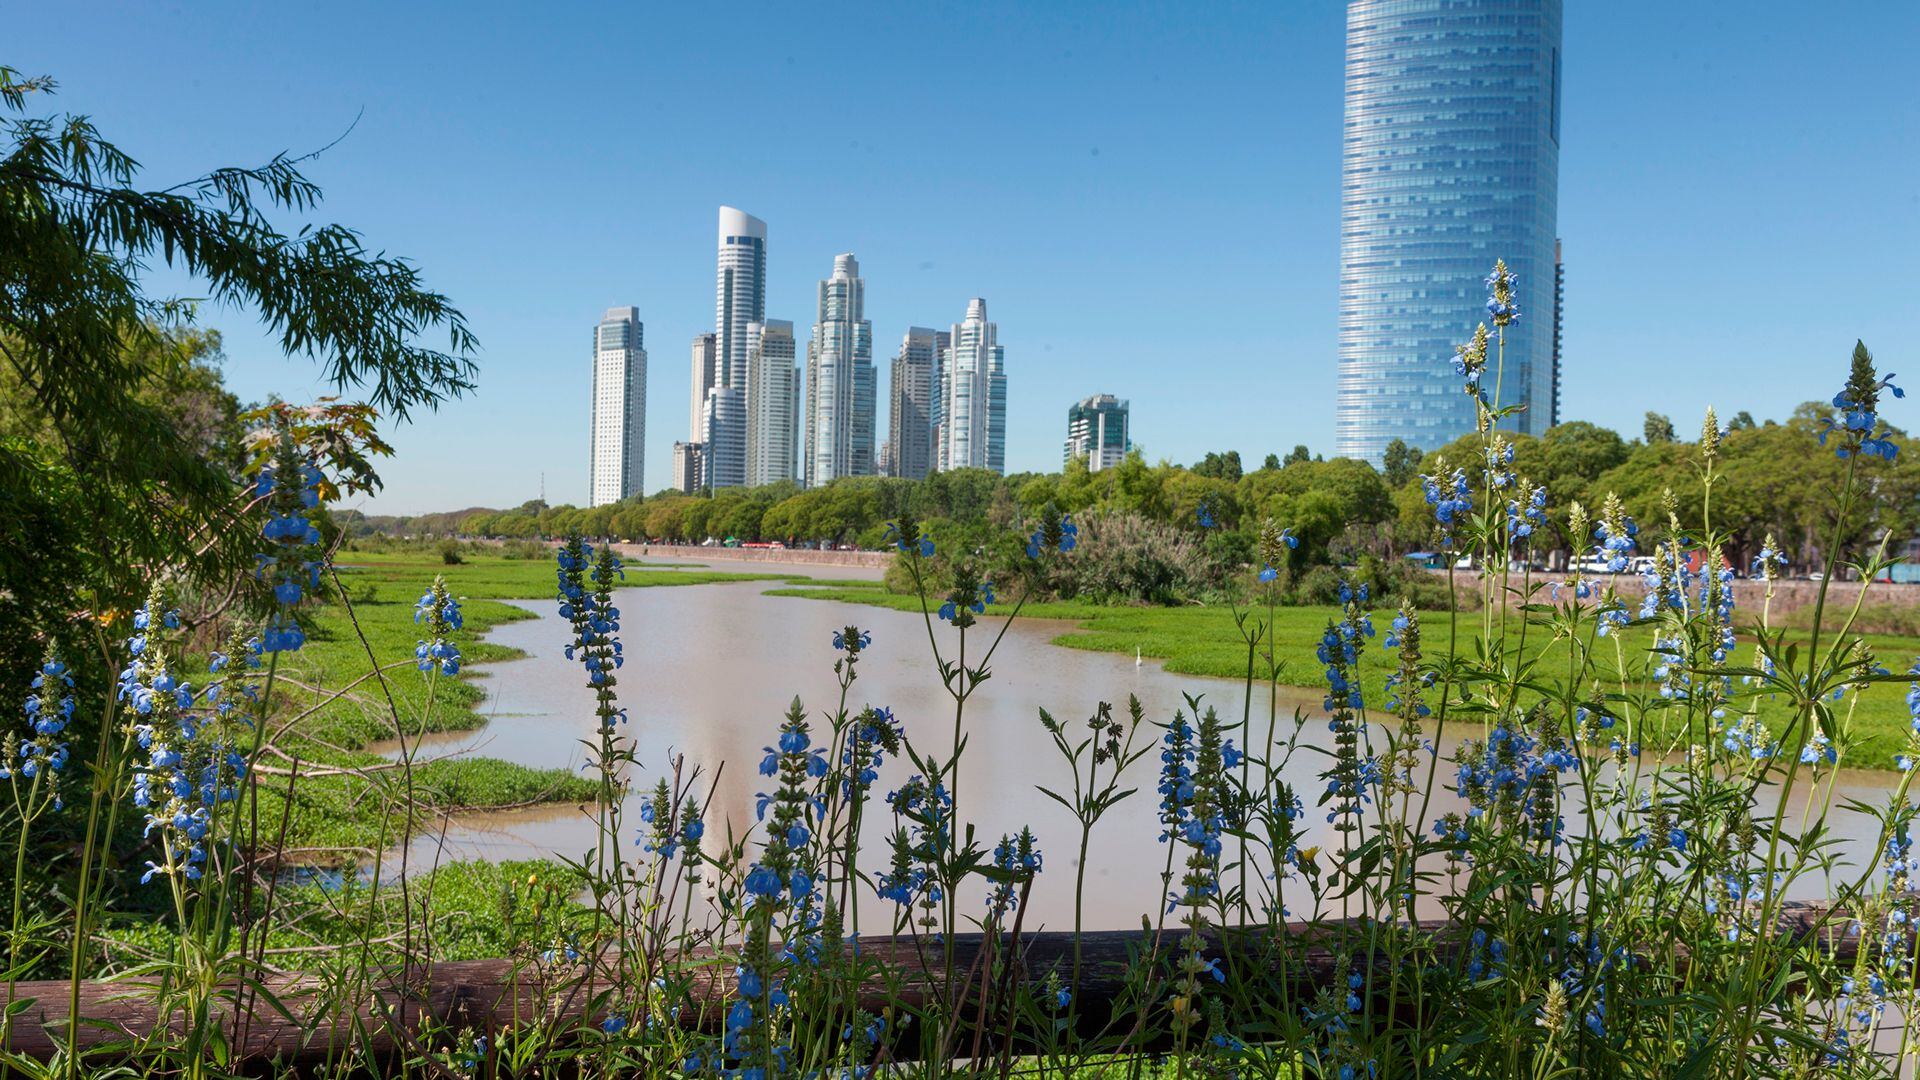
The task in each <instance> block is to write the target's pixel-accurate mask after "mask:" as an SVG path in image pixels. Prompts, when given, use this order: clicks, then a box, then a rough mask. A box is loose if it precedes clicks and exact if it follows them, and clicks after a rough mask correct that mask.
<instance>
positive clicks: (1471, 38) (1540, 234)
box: [1335, 0, 1561, 465]
mask: <svg viewBox="0 0 1920 1080" xmlns="http://www.w3.org/2000/svg"><path fill="white" fill-rule="evenodd" d="M1560 22H1561V9H1560V0H1352V2H1351V3H1349V5H1348V8H1347V75H1346V121H1345V129H1344V134H1343V150H1342V161H1341V170H1340V380H1339V407H1338V412H1337V415H1336V418H1335V443H1336V445H1335V449H1336V452H1337V453H1339V454H1340V455H1341V456H1343V457H1355V458H1365V459H1367V460H1369V461H1372V462H1374V463H1375V464H1376V465H1377V464H1379V462H1380V457H1381V453H1382V452H1383V451H1384V450H1385V449H1386V446H1387V444H1388V443H1389V442H1391V441H1392V440H1394V439H1403V440H1405V441H1406V442H1407V443H1408V444H1409V445H1411V446H1413V447H1415V448H1418V449H1421V450H1431V449H1433V448H1434V447H1437V446H1440V445H1443V444H1444V443H1446V442H1448V441H1450V440H1452V439H1454V438H1456V437H1458V436H1460V435H1463V434H1465V433H1467V432H1469V431H1472V430H1473V422H1474V412H1473V402H1472V400H1471V399H1470V398H1468V397H1467V395H1466V394H1465V393H1464V392H1463V391H1462V390H1461V387H1460V381H1459V379H1458V378H1457V377H1455V375H1454V373H1453V347H1454V346H1455V345H1457V344H1460V343H1462V342H1465V341H1466V340H1467V339H1468V338H1469V337H1470V336H1471V335H1472V333H1473V328H1474V326H1475V324H1477V323H1479V322H1481V321H1483V320H1485V318H1486V287H1485V285H1484V281H1485V279H1486V276H1487V274H1488V272H1489V271H1490V270H1492V268H1493V261H1494V260H1495V259H1497V258H1503V259H1505V260H1506V261H1507V265H1508V267H1509V268H1511V269H1512V271H1513V273H1514V275H1515V277H1516V278H1517V284H1516V292H1517V293H1518V297H1519V303H1520V312H1521V317H1520V319H1519V321H1518V322H1516V323H1514V325H1512V326H1510V327H1508V328H1507V348H1506V363H1505V368H1504V371H1503V373H1502V377H1501V383H1500V398H1501V401H1502V403H1505V404H1511V403H1514V402H1523V403H1525V404H1526V405H1527V409H1526V411H1525V412H1524V413H1522V414H1521V415H1520V416H1519V417H1518V418H1517V420H1510V421H1507V423H1506V424H1505V425H1504V426H1507V427H1508V428H1509V429H1517V430H1520V431H1524V432H1529V433H1533V434H1538V433H1540V432H1542V431H1545V430H1546V429H1547V428H1548V427H1550V426H1551V425H1552V424H1553V423H1554V422H1555V420H1556V419H1557V417H1555V416H1554V412H1555V409H1556V402H1555V386H1556V381H1557V379H1556V376H1557V372H1556V371H1555V366H1556V357H1555V351H1554V344H1555V343H1554V324H1555V290H1554V282H1555V258H1554V233H1555V213H1556V204H1557V202H1558V190H1559V175H1560ZM1482 386H1483V388H1484V389H1485V390H1486V391H1487V392H1488V393H1489V394H1491V393H1492V392H1493V389H1494V371H1493V358H1492V357H1491V356H1490V357H1489V358H1488V371H1487V375H1486V378H1485V379H1484V380H1483V382H1482Z"/></svg>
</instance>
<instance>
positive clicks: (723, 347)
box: [713, 206, 767, 386]
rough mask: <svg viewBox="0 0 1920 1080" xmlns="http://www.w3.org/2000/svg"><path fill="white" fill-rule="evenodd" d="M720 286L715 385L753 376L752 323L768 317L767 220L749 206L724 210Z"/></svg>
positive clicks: (716, 311)
mask: <svg viewBox="0 0 1920 1080" xmlns="http://www.w3.org/2000/svg"><path fill="white" fill-rule="evenodd" d="M719 242H720V243H719V248H720V250H719V257H718V271H717V275H716V281H715V284H714V330H713V332H714V338H715V341H714V350H715V363H716V365H717V366H716V369H715V372H714V379H713V382H714V385H716V386H739V385H740V384H741V383H743V382H744V381H746V377H747V324H748V323H757V322H765V321H766V318H767V223H766V222H764V221H761V220H760V219H759V218H757V217H754V216H753V215H752V214H749V213H747V212H746V211H744V210H735V209H734V208H733V207H731V206H723V207H721V208H720V234H719Z"/></svg>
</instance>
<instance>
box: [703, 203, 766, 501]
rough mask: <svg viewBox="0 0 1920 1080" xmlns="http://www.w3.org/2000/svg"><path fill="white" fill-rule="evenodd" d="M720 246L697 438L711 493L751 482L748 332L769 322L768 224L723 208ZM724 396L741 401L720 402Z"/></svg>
mask: <svg viewBox="0 0 1920 1080" xmlns="http://www.w3.org/2000/svg"><path fill="white" fill-rule="evenodd" d="M718 240H719V255H718V259H717V264H718V269H717V272H716V280H715V285H714V329H713V333H714V360H713V363H714V371H713V384H712V386H711V387H709V388H708V390H707V396H706V399H705V400H704V401H703V402H702V403H701V415H700V425H701V426H700V431H699V436H698V441H700V442H702V443H705V444H706V468H705V470H704V475H703V476H702V486H703V487H707V488H717V487H738V486H740V485H741V484H744V483H746V482H747V472H746V466H747V432H746V423H747V406H748V402H747V326H748V324H749V323H757V322H763V321H765V320H766V317H767V223H766V222H764V221H761V220H760V219H759V218H757V217H754V216H753V215H752V214H749V213H747V212H745V211H744V210H736V209H734V208H733V207H731V206H723V207H721V208H720V229H719V236H718ZM721 390H727V391H731V392H732V393H733V395H734V396H735V397H737V399H738V400H725V401H719V402H716V401H715V393H716V392H717V391H721Z"/></svg>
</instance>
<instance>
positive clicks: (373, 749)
mask: <svg viewBox="0 0 1920 1080" xmlns="http://www.w3.org/2000/svg"><path fill="white" fill-rule="evenodd" d="M337 571H338V573H339V576H340V581H341V583H342V585H343V587H344V589H345V591H346V595H347V597H348V599H349V600H350V601H351V607H352V617H351V618H350V617H349V614H348V606H347V605H346V604H342V603H340V602H338V600H335V601H334V602H332V603H329V604H327V605H325V606H324V607H320V608H318V609H317V610H316V612H315V614H314V617H313V622H312V625H311V627H310V631H309V634H308V639H307V645H306V647H305V648H303V649H301V650H300V651H299V652H297V653H292V654H289V655H288V656H286V658H284V659H283V660H282V661H281V665H280V668H279V671H278V674H277V677H276V680H277V681H276V689H275V694H276V697H277V698H278V700H279V701H280V702H281V708H280V710H279V713H280V715H281V716H283V717H296V716H297V718H296V719H293V720H292V721H291V722H289V723H287V727H286V729H285V731H284V732H282V733H281V734H280V735H279V736H278V737H277V738H276V740H275V746H276V750H277V753H276V754H275V755H274V756H273V757H272V758H271V759H270V760H269V762H268V764H269V766H270V767H271V768H274V769H277V770H287V769H290V768H291V766H292V764H293V759H294V758H296V757H297V758H298V760H299V762H300V768H301V771H302V772H303V773H304V774H306V775H305V777H304V778H302V779H300V780H298V781H297V782H296V783H294V785H293V788H292V795H291V799H292V805H291V807H289V806H288V805H287V800H288V795H287V790H288V788H287V778H286V777H285V776H283V775H269V777H268V778H267V779H266V782H265V783H263V784H262V786H261V805H260V820H261V822H262V827H263V828H264V829H266V830H268V832H269V834H270V835H272V834H276V833H277V830H278V828H279V824H280V822H281V821H282V818H283V815H284V817H285V821H286V841H287V846H288V847H289V848H294V849H304V850H303V851H302V853H301V855H300V856H299V859H298V860H296V861H315V862H335V861H338V860H339V858H340V855H338V854H328V852H329V851H342V850H348V849H353V850H359V851H362V852H367V851H372V850H376V849H378V848H382V847H385V846H388V845H391V844H393V843H396V842H398V840H399V831H401V829H402V826H403V824H404V814H403V813H401V812H399V811H396V810H392V809H391V808H392V805H393V801H392V798H393V796H395V795H397V794H398V791H399V786H400V779H401V778H400V777H399V775H398V773H397V772H396V771H391V770H390V771H387V772H385V773H380V774H377V778H369V777H367V776H360V775H345V774H341V773H340V772H339V771H338V770H340V769H343V768H360V769H366V768H368V767H377V766H380V765H382V764H384V763H385V762H386V761H387V756H386V755H385V754H383V753H380V752H377V751H378V750H380V749H386V748H387V747H382V746H380V745H378V744H381V743H382V742H383V741H385V740H392V739H394V737H395V736H396V735H397V734H398V733H400V732H401V731H404V732H405V734H406V735H407V736H408V737H409V738H413V737H417V736H418V735H420V734H421V733H423V732H446V731H468V730H472V729H474V728H477V727H479V726H481V725H482V724H484V723H485V722H486V718H485V717H483V716H482V715H480V714H479V713H478V712H476V711H475V706H477V705H478V704H479V703H480V702H481V701H482V699H483V698H484V696H485V695H484V692H483V691H482V690H481V688H480V687H479V686H477V685H475V684H474V683H473V682H471V681H469V679H468V677H467V674H468V671H470V669H471V665H473V664H479V663H486V662H489V661H498V660H506V659H511V658H512V657H514V656H515V655H517V654H516V652H515V651H514V650H512V649H508V648H504V647H501V646H498V645H493V644H489V643H488V642H486V641H483V640H481V639H482V637H483V636H484V635H485V634H486V632H487V631H488V630H491V629H492V628H494V627H495V626H498V625H500V624H502V623H505V622H511V621H514V620H517V619H525V618H531V617H532V615H531V614H530V613H529V612H527V611H526V609H524V608H521V607H518V606H516V605H513V604H508V603H504V602H503V601H505V600H510V599H544V598H546V597H549V596H551V595H552V594H553V589H554V570H553V564H552V563H551V562H548V561H547V560H544V559H541V560H530V559H508V558H502V557H498V556H486V555H479V556H466V557H465V558H464V560H463V561H462V562H461V563H459V564H457V565H447V564H445V563H444V562H443V561H442V560H441V559H440V557H439V556H438V554H437V553H434V552H342V553H341V555H340V557H339V559H338V562H337ZM436 575H445V577H446V578H447V582H448V585H449V587H450V588H451V589H452V590H453V592H454V594H455V595H456V596H458V597H460V598H461V601H462V604H461V607H462V611H463V613H464V615H465V627H464V629H463V630H462V631H461V632H460V633H459V635H458V636H457V638H456V641H457V644H458V645H459V647H460V652H461V655H462V657H463V658H464V661H465V666H466V668H467V670H466V671H463V673H462V675H461V676H459V677H457V678H446V677H435V678H432V679H429V678H428V677H427V676H424V675H422V674H421V673H420V672H419V671H418V670H417V669H416V668H415V667H414V666H413V663H412V657H413V651H414V646H415V645H416V644H417V643H418V641H419V629H418V627H417V626H416V625H415V623H414V620H413V613H414V612H413V605H414V603H415V602H416V601H417V599H418V598H419V597H420V595H421V594H422V593H423V592H425V591H426V590H427V588H428V586H429V585H431V584H432V582H433V579H434V577H435V576H436ZM755 580H760V581H781V582H788V583H804V582H808V581H810V580H812V579H810V578H807V577H805V576H795V575H788V574H779V573H772V574H769V573H735V572H726V571H713V570H705V569H697V568H696V569H679V568H663V567H648V566H646V565H644V564H638V565H634V566H632V567H630V568H629V570H628V572H627V577H626V584H627V585H628V586H630V587H638V588H644V587H652V586H688V585H703V584H710V583H713V582H727V581H755ZM356 621H357V623H358V627H357V629H356V627H355V622H356ZM363 639H364V640H363ZM369 653H371V654H372V659H370V658H369ZM374 660H377V661H378V662H379V663H380V664H381V665H383V666H386V670H385V671H384V672H383V673H382V675H381V677H377V678H363V676H366V675H367V673H368V672H369V671H370V670H371V669H372V666H373V661H374ZM342 691H344V693H342ZM329 699H331V700H329ZM412 788H413V796H414V798H415V800H416V801H417V803H418V804H419V805H420V807H421V808H422V809H423V810H426V811H428V813H427V814H426V815H424V817H423V816H422V815H416V821H415V824H416V828H422V827H426V826H427V825H429V824H430V823H431V821H432V814H433V813H435V812H444V811H452V810H461V809H497V808H500V807H508V806H519V805H525V804H529V803H536V802H583V801H587V800H590V799H592V798H593V797H594V794H595V792H596V791H597V785H596V784H594V783H593V782H591V781H589V780H587V779H586V778H583V777H581V776H578V775H575V774H574V773H572V772H570V771H568V770H565V769H532V768H528V767H526V766H524V765H520V764H517V763H514V762H509V761H502V760H499V759H497V758H487V757H463V758H454V759H445V760H437V761H433V762H430V763H426V764H423V765H422V766H420V767H419V768H418V769H416V770H415V772H414V776H413V784H412Z"/></svg>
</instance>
